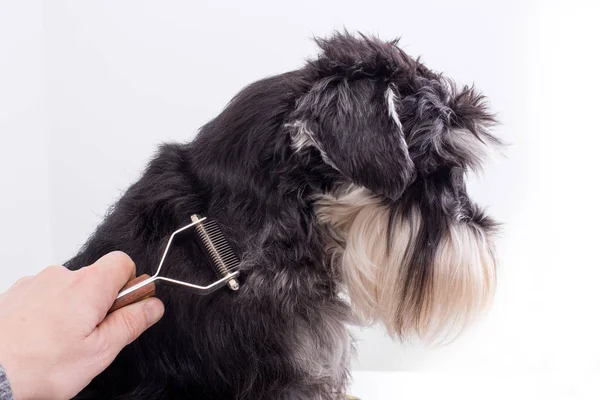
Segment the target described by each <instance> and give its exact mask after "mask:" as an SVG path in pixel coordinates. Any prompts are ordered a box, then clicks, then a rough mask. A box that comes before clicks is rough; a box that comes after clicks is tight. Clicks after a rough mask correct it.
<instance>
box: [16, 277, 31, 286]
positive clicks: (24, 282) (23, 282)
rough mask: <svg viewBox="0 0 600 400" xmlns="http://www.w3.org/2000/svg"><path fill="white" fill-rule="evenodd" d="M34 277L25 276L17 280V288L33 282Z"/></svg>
mask: <svg viewBox="0 0 600 400" xmlns="http://www.w3.org/2000/svg"><path fill="white" fill-rule="evenodd" d="M31 279H32V277H31V276H24V277H22V278H19V279H17V281H16V282H15V286H17V285H23V284H26V283H27V282H29V281H31Z"/></svg>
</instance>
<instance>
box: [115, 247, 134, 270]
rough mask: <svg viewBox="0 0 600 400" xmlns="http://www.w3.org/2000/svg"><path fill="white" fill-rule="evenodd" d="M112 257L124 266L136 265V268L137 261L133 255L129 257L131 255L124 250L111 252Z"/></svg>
mask: <svg viewBox="0 0 600 400" xmlns="http://www.w3.org/2000/svg"><path fill="white" fill-rule="evenodd" d="M111 257H113V258H114V262H116V263H117V264H119V265H122V266H123V267H134V268H135V263H134V262H133V260H132V259H131V257H129V255H127V253H125V252H122V251H120V250H117V251H113V252H112V253H111Z"/></svg>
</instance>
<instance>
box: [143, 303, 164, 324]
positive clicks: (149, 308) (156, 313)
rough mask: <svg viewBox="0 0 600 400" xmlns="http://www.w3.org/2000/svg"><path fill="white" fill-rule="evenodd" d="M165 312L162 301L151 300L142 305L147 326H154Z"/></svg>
mask: <svg viewBox="0 0 600 400" xmlns="http://www.w3.org/2000/svg"><path fill="white" fill-rule="evenodd" d="M164 312H165V306H164V305H163V303H162V301H160V300H158V299H156V298H153V299H149V300H148V301H146V304H144V313H146V321H147V322H148V325H152V324H155V323H156V322H158V320H159V319H161V317H162V316H163V314H164Z"/></svg>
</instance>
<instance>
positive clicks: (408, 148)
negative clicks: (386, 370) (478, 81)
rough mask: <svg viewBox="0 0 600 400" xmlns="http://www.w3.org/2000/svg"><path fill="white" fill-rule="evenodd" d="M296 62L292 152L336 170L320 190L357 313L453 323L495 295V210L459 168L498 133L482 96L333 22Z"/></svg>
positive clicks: (413, 322)
mask: <svg viewBox="0 0 600 400" xmlns="http://www.w3.org/2000/svg"><path fill="white" fill-rule="evenodd" d="M318 43H319V45H320V47H321V49H322V54H321V55H320V56H319V57H318V58H317V59H315V60H312V61H309V63H308V64H307V66H306V67H305V69H304V70H303V76H304V79H306V80H307V81H308V82H310V90H308V92H307V93H306V94H305V95H304V96H302V97H301V98H300V99H299V100H298V101H297V103H296V109H295V111H294V112H293V113H292V116H291V120H290V122H289V123H288V124H287V126H288V128H289V133H290V135H291V143H292V147H293V148H294V150H295V151H296V152H297V153H298V156H302V154H307V155H308V153H309V152H312V153H313V154H314V153H315V152H317V153H318V154H320V162H322V163H324V164H327V165H328V166H329V167H330V169H331V168H332V169H333V170H335V171H336V173H337V174H338V177H337V181H338V183H339V184H338V185H336V186H335V187H336V189H335V190H334V191H332V192H331V193H327V194H325V195H324V196H323V197H322V198H321V199H320V200H319V201H318V202H317V213H318V216H319V220H320V222H321V223H322V224H323V226H324V227H325V231H326V232H327V233H326V236H327V237H328V238H329V239H330V240H331V246H330V248H329V251H330V253H331V255H332V260H333V262H334V265H335V267H336V268H337V269H338V270H339V272H340V274H341V276H342V277H343V278H344V281H345V284H346V285H347V288H348V293H349V296H350V300H351V302H352V304H353V307H354V309H355V310H356V311H357V315H359V316H360V317H362V318H363V321H365V322H372V321H382V322H383V323H384V324H385V325H386V327H387V328H388V330H389V331H390V332H391V333H393V334H395V335H399V336H404V335H406V334H410V333H413V332H416V333H418V334H419V335H420V336H422V337H428V338H431V337H432V336H434V335H438V334H443V333H448V331H449V330H452V331H455V330H456V329H458V328H461V327H463V326H464V325H465V323H467V322H469V321H470V320H471V318H472V316H474V315H476V314H477V313H478V311H480V310H482V309H483V308H484V307H485V306H486V305H487V304H488V303H489V300H490V299H491V297H492V294H493V291H494V287H495V262H494V254H493V246H492V243H491V239H490V236H491V234H492V233H493V230H494V226H495V224H494V222H493V221H492V220H491V219H490V218H488V217H486V216H485V215H484V214H483V212H482V211H481V210H480V209H479V208H478V207H477V206H476V205H474V204H473V202H472V201H471V200H470V198H469V196H468V194H467V191H466V187H465V174H466V173H467V172H468V171H469V170H472V169H475V168H477V167H479V166H480V165H481V162H482V160H483V159H484V156H485V154H486V152H487V151H488V147H490V145H494V144H498V143H499V141H498V140H497V139H496V138H495V137H494V136H492V135H491V134H490V133H489V132H488V130H487V128H488V127H489V126H490V125H491V124H493V122H494V120H493V117H492V115H491V114H490V113H489V112H488V110H487V107H486V104H485V101H484V98H483V97H482V96H481V95H479V94H478V93H477V92H476V91H475V90H474V89H473V88H470V87H465V88H463V89H457V87H456V86H455V85H454V84H453V83H452V82H451V81H450V80H449V79H447V78H445V77H443V76H442V75H441V74H437V73H434V72H432V71H430V70H429V69H427V68H426V67H425V66H423V64H421V63H420V62H419V61H418V60H414V59H412V58H411V57H409V56H408V55H407V54H406V53H404V52H403V51H402V50H400V49H399V48H398V47H397V46H396V42H395V41H394V42H383V41H380V40H378V39H374V38H367V37H354V36H351V35H348V34H338V35H335V36H334V37H333V38H331V39H328V40H319V41H318Z"/></svg>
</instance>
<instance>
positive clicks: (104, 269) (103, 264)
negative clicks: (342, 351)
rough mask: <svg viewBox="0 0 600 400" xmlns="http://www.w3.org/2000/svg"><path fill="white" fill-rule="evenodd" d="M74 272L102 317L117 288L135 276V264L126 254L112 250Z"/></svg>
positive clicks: (110, 303)
mask: <svg viewBox="0 0 600 400" xmlns="http://www.w3.org/2000/svg"><path fill="white" fill-rule="evenodd" d="M76 273H78V274H80V275H81V279H80V282H79V285H80V288H81V289H82V290H84V291H86V292H87V293H89V296H90V300H91V301H92V302H93V304H94V305H95V306H97V307H98V308H99V311H102V312H101V314H102V317H103V316H104V314H105V313H106V311H107V310H108V309H109V308H110V306H111V305H112V303H113V302H114V300H115V298H116V297H117V294H118V292H119V290H121V288H122V287H123V286H125V284H126V283H127V282H128V281H129V280H131V279H132V278H134V277H135V264H134V262H133V260H131V258H130V257H129V256H128V255H127V254H125V253H123V252H121V251H113V252H112V253H108V254H107V255H105V256H103V257H101V258H100V259H99V260H98V261H96V262H95V263H93V264H92V265H90V266H88V267H85V268H82V269H80V270H78V271H76Z"/></svg>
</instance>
